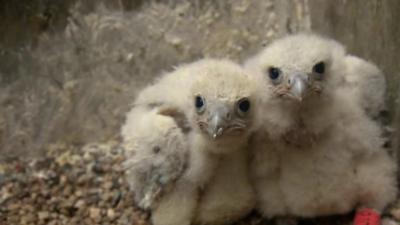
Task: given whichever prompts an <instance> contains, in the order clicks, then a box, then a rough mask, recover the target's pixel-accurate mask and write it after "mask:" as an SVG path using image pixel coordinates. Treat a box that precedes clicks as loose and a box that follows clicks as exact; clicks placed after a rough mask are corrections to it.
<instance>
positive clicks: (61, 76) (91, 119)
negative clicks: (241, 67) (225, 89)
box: [0, 0, 400, 157]
mask: <svg viewBox="0 0 400 225" xmlns="http://www.w3.org/2000/svg"><path fill="white" fill-rule="evenodd" d="M0 5H1V7H0V33H2V35H1V37H0V152H1V154H0V155H1V156H0V157H2V156H5V155H9V154H14V155H21V154H22V155H28V154H26V153H37V152H41V151H40V150H41V149H44V148H45V146H46V145H47V144H49V143H54V142H66V143H68V144H75V145H80V144H83V143H86V142H91V141H104V140H108V139H110V138H114V137H115V136H117V134H118V129H119V127H120V125H121V122H122V121H123V118H124V113H125V112H126V111H127V110H128V109H129V105H130V103H131V102H132V100H133V98H134V96H135V94H136V93H137V91H139V90H140V89H141V88H142V87H143V86H144V85H145V84H147V83H149V82H151V80H153V78H154V77H155V76H157V75H158V74H160V73H162V72H163V71H169V70H171V68H172V67H173V66H175V65H177V64H179V63H184V62H189V61H192V60H195V59H198V58H201V57H229V58H231V59H233V60H237V61H240V60H242V59H244V58H246V57H247V56H248V55H250V54H254V53H255V52H256V51H257V49H260V48H261V47H262V46H264V45H266V44H268V43H269V42H270V41H271V40H273V39H274V38H277V37H280V36H282V35H285V34H287V33H294V32H297V31H304V30H309V29H310V28H312V29H313V30H315V31H317V32H319V33H322V34H326V35H328V36H332V37H333V38H335V39H337V40H339V41H340V42H342V43H344V44H345V45H346V46H347V47H348V50H349V52H351V53H353V54H355V55H358V56H361V57H363V58H366V59H368V60H371V61H373V62H375V63H376V64H377V65H379V67H381V68H382V69H383V70H384V72H385V74H386V75H387V79H388V84H389V85H388V103H389V106H390V117H391V124H392V127H395V128H398V126H399V123H400V116H399V115H400V113H399V112H400V104H399V103H398V100H397V99H398V98H399V94H400V92H399V90H400V89H399V83H400V81H399V71H400V70H399V69H400V63H399V62H398V56H399V54H400V26H399V25H398V24H397V23H398V21H400V14H399V13H398V12H400V1H397V0H385V1H381V0H367V1H365V0H351V1H350V0H337V1H320V0H263V1H252V0H222V1H213V0H191V1H185V0H164V1H162V0H151V1H143V0H119V1H107V0H102V1H95V0H70V1H49V0H32V1H6V0H0ZM397 135H398V134H397ZM394 140H398V139H394Z"/></svg>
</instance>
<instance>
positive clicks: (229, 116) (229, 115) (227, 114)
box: [226, 112, 231, 120]
mask: <svg viewBox="0 0 400 225" xmlns="http://www.w3.org/2000/svg"><path fill="white" fill-rule="evenodd" d="M226 119H228V120H230V119H231V114H230V113H229V112H228V113H226Z"/></svg>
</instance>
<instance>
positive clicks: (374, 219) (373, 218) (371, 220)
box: [353, 208, 381, 225]
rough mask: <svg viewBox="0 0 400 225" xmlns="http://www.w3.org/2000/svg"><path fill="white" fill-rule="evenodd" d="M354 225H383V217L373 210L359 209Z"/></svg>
mask: <svg viewBox="0 0 400 225" xmlns="http://www.w3.org/2000/svg"><path fill="white" fill-rule="evenodd" d="M353 225H381V215H380V214H379V213H378V212H377V211H376V210H373V209H369V208H364V209H359V210H357V212H356V215H355V217H354V222H353Z"/></svg>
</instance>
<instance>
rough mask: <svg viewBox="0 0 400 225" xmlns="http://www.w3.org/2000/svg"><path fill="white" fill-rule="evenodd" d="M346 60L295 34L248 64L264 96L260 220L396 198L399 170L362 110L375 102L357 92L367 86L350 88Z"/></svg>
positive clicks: (257, 151)
mask: <svg viewBox="0 0 400 225" xmlns="http://www.w3.org/2000/svg"><path fill="white" fill-rule="evenodd" d="M345 58H346V55H345V51H344V49H343V47H342V46H341V45H340V44H338V43H337V42H334V41H332V40H328V39H324V38H321V37H319V36H316V35H307V34H299V35H294V36H289V37H286V38H283V39H281V40H278V41H276V42H274V43H272V44H271V45H270V46H269V47H267V48H266V49H265V50H264V51H262V52H261V53H260V54H259V55H257V56H255V57H254V58H252V59H250V60H249V61H248V62H247V64H246V68H247V69H248V70H249V71H250V73H251V74H254V75H255V76H254V79H255V80H256V83H258V84H259V93H258V94H259V95H260V96H262V97H263V103H262V107H261V108H262V109H261V110H262V112H261V113H260V114H261V115H262V117H263V119H262V121H263V123H262V125H261V126H260V128H259V131H258V132H257V134H256V137H255V138H254V139H253V143H252V145H253V147H252V149H253V152H254V155H253V162H252V163H251V167H252V181H253V183H254V185H255V189H256V192H257V198H258V200H259V201H258V210H259V211H260V212H261V213H262V214H263V215H265V216H267V217H275V216H299V217H315V216H324V215H332V214H342V213H347V212H350V211H351V210H353V209H355V208H356V207H370V208H374V209H375V210H378V211H382V210H383V209H384V207H385V206H387V204H388V203H389V202H390V201H392V200H394V198H395V196H396V193H397V188H396V165H395V163H394V161H393V159H391V158H390V157H389V155H388V153H387V152H386V150H385V149H383V148H382V145H383V142H384V140H383V138H382V137H381V133H382V128H381V127H380V126H379V124H378V123H376V122H375V121H373V120H372V119H371V117H370V116H369V115H368V114H367V113H368V112H369V111H368V110H367V108H366V107H365V106H369V105H365V104H364V105H363V102H364V103H365V101H363V98H365V99H371V100H372V98H369V97H368V96H367V95H363V94H355V93H356V91H354V87H357V88H358V90H357V92H358V93H362V92H363V91H364V90H365V87H364V84H361V82H358V83H357V84H356V83H353V84H350V83H348V78H350V77H351V76H352V75H347V73H349V72H350V71H351V70H348V68H349V67H348V66H347V65H346V63H347V62H346V61H345ZM361 75H362V73H361V74H360V76H361ZM357 79H358V78H357ZM360 80H362V79H360ZM351 85H353V88H351ZM365 96H367V97H365ZM372 108H373V107H372Z"/></svg>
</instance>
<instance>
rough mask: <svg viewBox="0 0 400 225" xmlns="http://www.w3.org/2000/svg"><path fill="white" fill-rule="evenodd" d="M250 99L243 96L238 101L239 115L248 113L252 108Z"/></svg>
mask: <svg viewBox="0 0 400 225" xmlns="http://www.w3.org/2000/svg"><path fill="white" fill-rule="evenodd" d="M250 106H251V104H250V101H249V99H247V98H242V99H240V100H239V101H238V104H237V107H238V113H239V115H243V114H244V113H247V112H248V111H249V110H250Z"/></svg>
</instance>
